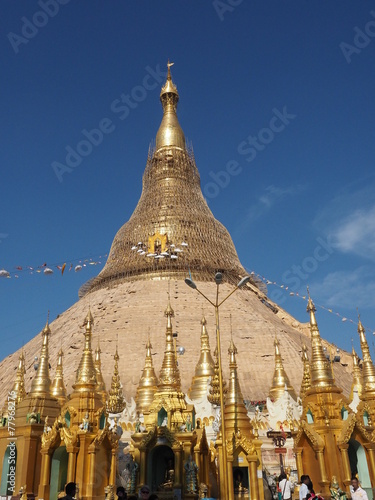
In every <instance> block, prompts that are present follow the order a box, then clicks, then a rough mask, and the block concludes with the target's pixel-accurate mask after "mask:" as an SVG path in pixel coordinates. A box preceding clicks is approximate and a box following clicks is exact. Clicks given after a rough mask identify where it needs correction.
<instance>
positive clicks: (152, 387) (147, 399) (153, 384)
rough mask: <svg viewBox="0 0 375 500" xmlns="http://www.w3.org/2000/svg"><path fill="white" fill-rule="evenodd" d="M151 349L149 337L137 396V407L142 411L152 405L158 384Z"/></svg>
mask: <svg viewBox="0 0 375 500" xmlns="http://www.w3.org/2000/svg"><path fill="white" fill-rule="evenodd" d="M151 349H152V345H151V342H150V338H149V339H148V341H147V344H146V359H145V366H144V368H143V371H142V375H141V378H140V380H139V384H138V388H137V395H136V397H135V402H136V403H137V408H138V410H139V411H141V412H143V411H144V410H147V409H148V408H149V407H150V404H151V403H152V401H153V399H154V394H155V392H156V391H157V385H158V379H157V377H156V374H155V370H154V365H153V363H152V353H151Z"/></svg>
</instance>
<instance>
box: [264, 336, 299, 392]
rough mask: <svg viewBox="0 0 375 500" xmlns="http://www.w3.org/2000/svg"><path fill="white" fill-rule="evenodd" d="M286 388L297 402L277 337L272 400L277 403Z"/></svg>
mask: <svg viewBox="0 0 375 500" xmlns="http://www.w3.org/2000/svg"><path fill="white" fill-rule="evenodd" d="M285 388H286V389H287V391H288V392H289V394H290V395H291V396H292V398H293V399H294V400H295V401H297V395H296V393H295V392H294V389H293V387H292V385H291V383H290V381H289V378H288V375H287V374H286V372H285V370H284V366H283V361H282V358H281V354H280V344H279V340H278V338H277V337H275V371H274V374H273V379H272V385H271V389H270V398H271V399H273V400H274V401H277V400H278V399H279V398H281V396H283V394H284V391H285Z"/></svg>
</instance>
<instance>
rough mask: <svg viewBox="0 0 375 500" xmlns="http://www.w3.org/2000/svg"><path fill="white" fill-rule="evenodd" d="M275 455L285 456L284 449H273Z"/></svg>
mask: <svg viewBox="0 0 375 500" xmlns="http://www.w3.org/2000/svg"><path fill="white" fill-rule="evenodd" d="M275 453H279V454H280V455H286V448H275Z"/></svg>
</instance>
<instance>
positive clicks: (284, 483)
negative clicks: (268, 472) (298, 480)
mask: <svg viewBox="0 0 375 500" xmlns="http://www.w3.org/2000/svg"><path fill="white" fill-rule="evenodd" d="M279 490H280V492H281V498H282V500H290V499H291V498H292V493H293V490H294V485H293V484H292V483H291V482H290V481H289V479H288V478H287V477H286V474H285V472H284V471H283V472H282V473H281V474H280V477H279Z"/></svg>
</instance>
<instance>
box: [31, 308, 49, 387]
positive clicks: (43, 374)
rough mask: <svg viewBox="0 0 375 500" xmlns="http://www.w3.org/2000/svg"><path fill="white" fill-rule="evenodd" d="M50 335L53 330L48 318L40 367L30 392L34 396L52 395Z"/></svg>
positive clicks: (44, 330)
mask: <svg viewBox="0 0 375 500" xmlns="http://www.w3.org/2000/svg"><path fill="white" fill-rule="evenodd" d="M48 316H49V313H48ZM50 335H51V330H50V327H49V323H48V318H47V322H46V326H45V327H44V328H43V330H42V337H43V341H42V349H41V352H40V357H39V364H38V369H37V372H36V375H35V378H34V379H33V381H32V382H31V390H30V394H31V395H32V396H34V397H35V396H49V395H50V390H51V379H50V377H49V357H48V341H49V337H50Z"/></svg>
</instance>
